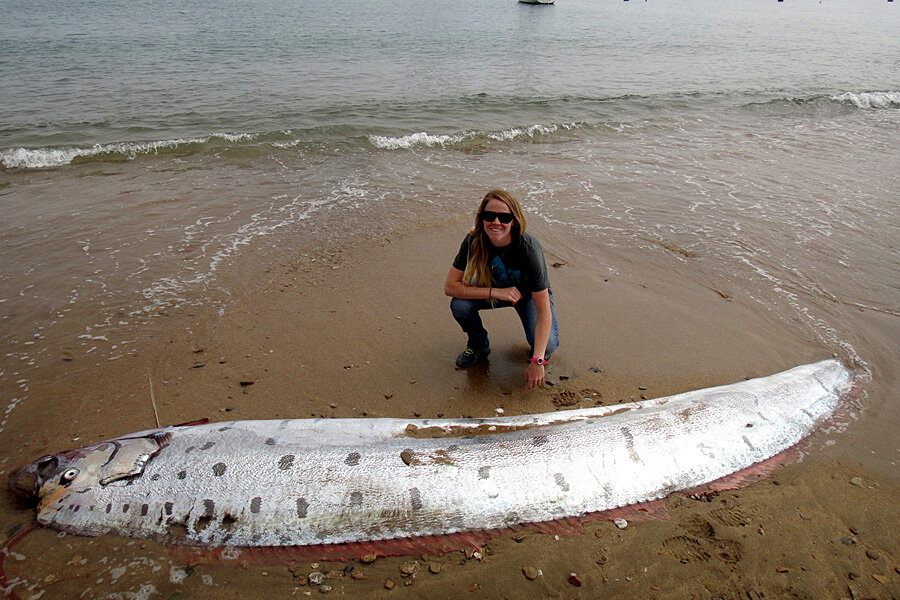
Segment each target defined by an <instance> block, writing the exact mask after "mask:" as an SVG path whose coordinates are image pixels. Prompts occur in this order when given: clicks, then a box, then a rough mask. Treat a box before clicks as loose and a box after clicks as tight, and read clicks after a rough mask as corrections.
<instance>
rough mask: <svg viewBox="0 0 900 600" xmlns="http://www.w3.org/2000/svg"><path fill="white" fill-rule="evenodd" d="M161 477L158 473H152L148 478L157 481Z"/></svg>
mask: <svg viewBox="0 0 900 600" xmlns="http://www.w3.org/2000/svg"><path fill="white" fill-rule="evenodd" d="M161 478H162V475H160V474H159V473H154V474H153V476H152V477H151V478H150V481H159V480H160V479H161Z"/></svg>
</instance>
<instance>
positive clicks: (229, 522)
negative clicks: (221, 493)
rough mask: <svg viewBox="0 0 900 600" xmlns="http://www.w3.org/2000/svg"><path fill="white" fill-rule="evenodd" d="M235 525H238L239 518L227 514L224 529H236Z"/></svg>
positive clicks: (223, 520) (223, 518)
mask: <svg viewBox="0 0 900 600" xmlns="http://www.w3.org/2000/svg"><path fill="white" fill-rule="evenodd" d="M235 523H237V517H235V516H234V515H231V514H228V513H225V516H224V517H222V527H224V528H225V529H231V528H232V527H234V525H235Z"/></svg>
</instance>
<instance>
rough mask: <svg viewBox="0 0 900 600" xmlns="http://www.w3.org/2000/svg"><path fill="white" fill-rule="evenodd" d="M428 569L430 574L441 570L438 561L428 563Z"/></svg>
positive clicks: (435, 573)
mask: <svg viewBox="0 0 900 600" xmlns="http://www.w3.org/2000/svg"><path fill="white" fill-rule="evenodd" d="M428 571H429V572H430V573H431V574H432V575H437V574H438V573H440V572H441V565H439V564H438V563H428Z"/></svg>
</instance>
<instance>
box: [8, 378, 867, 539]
mask: <svg viewBox="0 0 900 600" xmlns="http://www.w3.org/2000/svg"><path fill="white" fill-rule="evenodd" d="M851 384H852V377H851V375H850V373H849V372H848V370H847V369H845V368H844V367H843V366H842V365H841V364H840V363H839V362H837V361H835V360H827V361H823V362H820V363H816V364H812V365H805V366H801V367H797V368H795V369H792V370H790V371H786V372H784V373H780V374H777V375H772V376H769V377H765V378H760V379H754V380H750V381H744V382H740V383H736V384H733V385H728V386H723V387H718V388H711V389H706V390H700V391H696V392H689V393H685V394H680V395H677V396H672V397H667V398H660V399H655V400H646V401H642V402H638V403H634V404H631V405H618V406H614V407H598V408H591V409H583V410H572V411H564V412H555V413H547V414H537V415H524V416H510V417H497V418H490V419H460V420H454V419H440V420H431V419H424V420H421V419H374V418H373V419H298V420H272V421H233V422H223V423H208V424H203V425H194V426H178V427H166V428H162V429H158V430H153V431H145V432H140V433H135V434H132V435H128V436H124V437H121V438H117V439H115V440H109V441H106V442H101V443H99V444H96V445H94V446H89V447H86V448H81V449H78V450H71V451H68V452H64V453H61V454H57V455H51V456H46V457H43V458H42V459H39V460H37V461H35V462H33V463H31V464H29V465H26V466H25V467H22V468H21V469H19V470H18V471H16V472H14V473H13V474H12V475H11V476H10V487H11V488H12V489H13V490H14V491H17V492H19V493H22V494H36V495H38V496H39V498H40V503H39V505H38V521H39V522H40V523H42V524H44V525H47V526H50V527H54V528H56V529H60V530H63V531H66V532H70V533H76V534H82V535H99V534H104V533H116V534H120V535H125V536H134V537H141V538H155V539H159V540H162V541H166V542H174V543H188V544H198V545H215V546H222V545H226V546H289V545H310V544H335V543H341V542H357V541H369V540H384V539H392V538H403V537H411V536H421V535H435V534H447V533H454V532H460V531H466V530H475V529H493V528H502V527H506V526H509V525H513V524H518V523H528V522H538V521H549V520H554V519H559V518H563V517H569V516H579V515H583V514H586V513H590V512H595V511H602V510H607V509H612V508H616V507H621V506H625V505H628V504H633V503H636V502H641V501H647V500H652V499H656V498H661V497H664V496H666V495H667V494H669V493H671V492H672V491H675V490H679V489H684V488H689V487H693V486H697V485H700V484H703V483H706V482H709V481H712V480H715V479H718V478H721V477H723V476H725V475H728V474H730V473H733V472H735V471H738V470H741V469H744V468H747V467H749V466H751V465H753V464H754V463H757V462H759V461H762V460H764V459H766V458H769V457H771V456H773V455H775V454H777V453H779V452H781V451H783V450H785V449H786V448H789V447H790V446H792V445H794V444H796V443H797V442H799V441H800V440H801V439H802V438H803V437H804V436H806V435H808V434H809V433H810V432H811V431H812V430H813V428H814V427H815V426H816V425H817V424H819V423H821V422H822V421H823V420H824V419H826V418H827V417H828V416H829V415H830V414H831V413H832V412H833V411H834V409H835V407H836V406H837V405H838V402H839V400H840V398H841V397H842V395H844V394H845V393H847V391H848V390H849V389H850V387H851Z"/></svg>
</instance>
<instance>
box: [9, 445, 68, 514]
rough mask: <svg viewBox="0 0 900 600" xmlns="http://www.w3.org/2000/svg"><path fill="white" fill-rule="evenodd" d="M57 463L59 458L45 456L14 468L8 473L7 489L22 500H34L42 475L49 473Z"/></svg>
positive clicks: (42, 478)
mask: <svg viewBox="0 0 900 600" xmlns="http://www.w3.org/2000/svg"><path fill="white" fill-rule="evenodd" d="M58 465H59V460H58V459H57V458H56V457H55V456H45V457H43V458H40V459H38V460H36V461H34V462H31V463H28V464H27V465H25V466H24V467H20V468H18V469H16V470H15V471H13V472H12V473H10V475H9V482H8V485H9V491H11V492H12V493H13V495H14V496H15V497H16V498H17V499H19V500H20V501H22V502H26V503H31V502H34V501H36V500H37V499H38V495H39V492H40V489H41V485H43V481H44V475H45V474H47V473H51V472H52V471H53V470H54V469H55V468H56V467H57V466H58Z"/></svg>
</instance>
